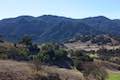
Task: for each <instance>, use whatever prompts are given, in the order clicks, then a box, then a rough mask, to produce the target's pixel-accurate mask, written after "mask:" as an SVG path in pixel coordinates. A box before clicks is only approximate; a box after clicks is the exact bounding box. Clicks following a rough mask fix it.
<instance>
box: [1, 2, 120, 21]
mask: <svg viewBox="0 0 120 80" xmlns="http://www.w3.org/2000/svg"><path fill="white" fill-rule="evenodd" d="M44 14H51V15H58V16H66V17H72V18H84V17H92V16H98V15H104V16H107V17H109V18H119V19H120V0H0V19H3V18H9V17H16V16H20V15H32V16H41V15H44Z"/></svg>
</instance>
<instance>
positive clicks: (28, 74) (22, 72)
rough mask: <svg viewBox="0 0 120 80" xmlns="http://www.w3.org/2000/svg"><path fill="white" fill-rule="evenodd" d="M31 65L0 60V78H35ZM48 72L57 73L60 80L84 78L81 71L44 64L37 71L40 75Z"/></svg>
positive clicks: (17, 79) (30, 79)
mask: <svg viewBox="0 0 120 80" xmlns="http://www.w3.org/2000/svg"><path fill="white" fill-rule="evenodd" d="M31 66H32V65H31V64H29V63H25V62H16V61H8V60H0V80H35V79H34V77H35V76H34V75H35V74H34V73H35V71H34V68H33V67H31ZM42 72H44V73H42ZM48 73H51V74H52V73H56V74H59V76H60V78H61V79H62V80H65V79H66V78H67V79H68V80H84V78H83V75H82V73H80V72H78V71H74V70H68V69H63V68H57V67H48V66H44V67H42V71H40V72H39V74H40V75H45V74H48Z"/></svg>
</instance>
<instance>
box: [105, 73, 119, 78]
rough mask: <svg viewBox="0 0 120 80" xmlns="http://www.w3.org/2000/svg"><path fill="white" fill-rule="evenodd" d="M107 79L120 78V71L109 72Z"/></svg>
mask: <svg viewBox="0 0 120 80" xmlns="http://www.w3.org/2000/svg"><path fill="white" fill-rule="evenodd" d="M107 80H120V72H109V76H108V79H107Z"/></svg>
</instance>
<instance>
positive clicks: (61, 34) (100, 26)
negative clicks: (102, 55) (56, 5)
mask: <svg viewBox="0 0 120 80" xmlns="http://www.w3.org/2000/svg"><path fill="white" fill-rule="evenodd" d="M116 27H117V28H116ZM119 30H120V21H119V19H114V20H111V19H109V18H107V17H104V16H97V17H89V18H84V19H73V18H66V17H62V16H55V15H43V16H39V17H33V16H28V15H24V16H18V17H16V18H7V19H2V20H0V34H1V35H3V36H4V37H5V38H6V39H8V40H10V41H18V40H19V39H21V38H22V37H23V36H25V35H28V36H31V37H32V39H33V41H34V42H40V43H41V42H52V41H55V42H63V41H66V40H69V39H71V38H72V37H74V36H76V35H98V34H115V35H119V34H120V32H119Z"/></svg>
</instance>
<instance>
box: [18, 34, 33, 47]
mask: <svg viewBox="0 0 120 80" xmlns="http://www.w3.org/2000/svg"><path fill="white" fill-rule="evenodd" d="M19 43H21V44H24V45H26V46H29V45H32V39H31V37H29V36H24V37H23V38H22V40H21V41H20V42H19Z"/></svg>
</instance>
